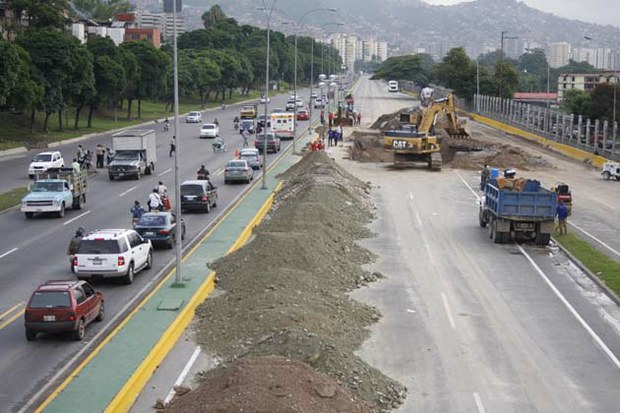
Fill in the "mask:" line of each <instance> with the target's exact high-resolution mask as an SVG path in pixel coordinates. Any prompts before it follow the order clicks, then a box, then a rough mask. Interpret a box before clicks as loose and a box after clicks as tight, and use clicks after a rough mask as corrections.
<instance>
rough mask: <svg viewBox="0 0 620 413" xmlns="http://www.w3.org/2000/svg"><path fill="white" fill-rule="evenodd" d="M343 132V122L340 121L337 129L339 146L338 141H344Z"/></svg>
mask: <svg viewBox="0 0 620 413" xmlns="http://www.w3.org/2000/svg"><path fill="white" fill-rule="evenodd" d="M342 134H343V129H342V122H340V125H338V128H337V129H336V146H338V142H342Z"/></svg>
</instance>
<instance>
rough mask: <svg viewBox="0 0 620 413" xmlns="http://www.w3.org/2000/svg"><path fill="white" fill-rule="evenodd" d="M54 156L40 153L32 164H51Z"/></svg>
mask: <svg viewBox="0 0 620 413" xmlns="http://www.w3.org/2000/svg"><path fill="white" fill-rule="evenodd" d="M51 161H52V155H51V154H49V153H40V154H38V155H37V156H35V157H34V158H33V159H32V162H51Z"/></svg>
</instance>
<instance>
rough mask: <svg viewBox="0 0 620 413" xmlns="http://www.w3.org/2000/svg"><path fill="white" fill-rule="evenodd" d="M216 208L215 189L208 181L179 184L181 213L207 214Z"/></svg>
mask: <svg viewBox="0 0 620 413" xmlns="http://www.w3.org/2000/svg"><path fill="white" fill-rule="evenodd" d="M216 206H217V188H216V187H215V186H213V184H212V183H211V181H210V180H209V179H204V180H202V179H201V180H193V181H185V182H183V183H182V184H181V211H202V212H206V213H207V214H208V213H209V212H211V208H215V207H216Z"/></svg>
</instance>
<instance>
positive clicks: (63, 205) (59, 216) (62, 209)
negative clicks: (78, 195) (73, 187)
mask: <svg viewBox="0 0 620 413" xmlns="http://www.w3.org/2000/svg"><path fill="white" fill-rule="evenodd" d="M64 216H65V203H64V202H63V203H62V204H61V205H60V211H58V218H62V217H64Z"/></svg>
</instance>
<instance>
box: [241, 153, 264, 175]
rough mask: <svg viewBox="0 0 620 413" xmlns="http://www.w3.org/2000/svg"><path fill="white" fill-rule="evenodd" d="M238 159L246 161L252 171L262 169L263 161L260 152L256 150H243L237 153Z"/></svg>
mask: <svg viewBox="0 0 620 413" xmlns="http://www.w3.org/2000/svg"><path fill="white" fill-rule="evenodd" d="M239 159H245V160H246V161H248V163H249V164H250V166H251V167H252V169H255V170H256V169H260V168H262V167H263V159H262V158H261V156H260V152H259V151H258V149H256V148H243V149H241V152H240V153H239Z"/></svg>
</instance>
